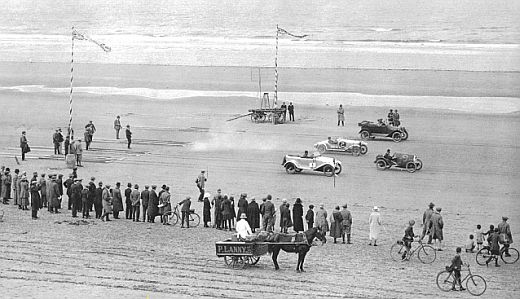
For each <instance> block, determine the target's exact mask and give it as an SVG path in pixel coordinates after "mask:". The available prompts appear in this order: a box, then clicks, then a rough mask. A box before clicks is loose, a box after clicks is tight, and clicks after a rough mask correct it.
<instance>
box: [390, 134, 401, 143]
mask: <svg viewBox="0 0 520 299" xmlns="http://www.w3.org/2000/svg"><path fill="white" fill-rule="evenodd" d="M392 139H393V140H394V142H401V140H402V138H401V133H399V132H394V133H393V134H392Z"/></svg>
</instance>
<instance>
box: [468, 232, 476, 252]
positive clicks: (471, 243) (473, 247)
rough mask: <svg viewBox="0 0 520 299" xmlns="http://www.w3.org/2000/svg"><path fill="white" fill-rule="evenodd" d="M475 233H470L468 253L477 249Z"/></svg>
mask: <svg viewBox="0 0 520 299" xmlns="http://www.w3.org/2000/svg"><path fill="white" fill-rule="evenodd" d="M473 239H474V236H473V235H469V240H468V241H467V242H466V253H467V252H473V250H474V249H475V240H473Z"/></svg>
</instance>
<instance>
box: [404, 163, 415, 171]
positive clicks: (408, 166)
mask: <svg viewBox="0 0 520 299" xmlns="http://www.w3.org/2000/svg"><path fill="white" fill-rule="evenodd" d="M406 170H407V171H408V172H411V173H413V172H415V170H416V169H415V163H413V162H408V163H406Z"/></svg>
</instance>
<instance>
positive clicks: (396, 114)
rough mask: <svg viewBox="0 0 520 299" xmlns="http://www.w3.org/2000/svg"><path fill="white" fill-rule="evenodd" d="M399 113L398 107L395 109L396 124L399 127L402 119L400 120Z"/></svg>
mask: <svg viewBox="0 0 520 299" xmlns="http://www.w3.org/2000/svg"><path fill="white" fill-rule="evenodd" d="M399 117H400V116H399V113H398V112H397V109H395V111H394V126H396V127H399V126H400V125H401V121H399Z"/></svg>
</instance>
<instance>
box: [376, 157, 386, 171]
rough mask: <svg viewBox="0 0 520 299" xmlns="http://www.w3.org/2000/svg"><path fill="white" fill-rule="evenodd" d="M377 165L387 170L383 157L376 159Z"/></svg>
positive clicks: (378, 167) (380, 168)
mask: <svg viewBox="0 0 520 299" xmlns="http://www.w3.org/2000/svg"><path fill="white" fill-rule="evenodd" d="M376 167H377V169H379V170H385V169H386V168H387V164H386V161H385V160H383V159H379V160H377V161H376Z"/></svg>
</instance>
